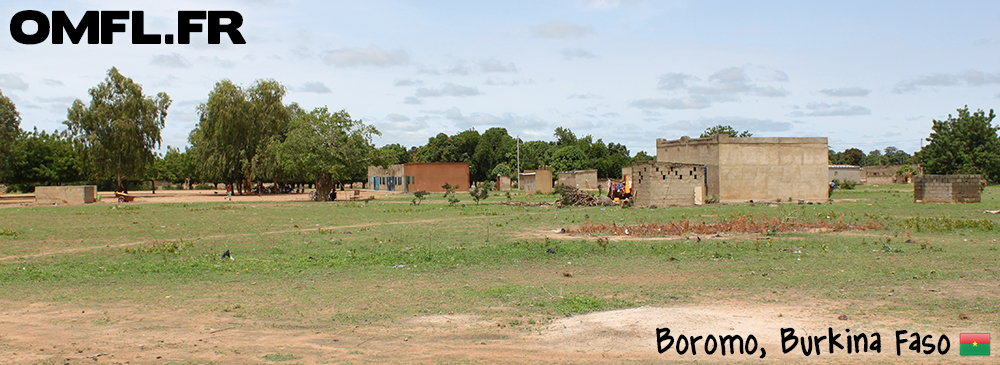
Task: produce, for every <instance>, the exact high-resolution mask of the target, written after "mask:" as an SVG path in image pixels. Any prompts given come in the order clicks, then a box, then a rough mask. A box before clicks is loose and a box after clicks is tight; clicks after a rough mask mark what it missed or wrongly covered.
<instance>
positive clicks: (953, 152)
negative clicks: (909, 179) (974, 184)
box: [917, 106, 1000, 184]
mask: <svg viewBox="0 0 1000 365" xmlns="http://www.w3.org/2000/svg"><path fill="white" fill-rule="evenodd" d="M994 117H996V115H994V114H993V110H992V109H990V113H989V114H988V115H987V114H986V113H985V112H983V111H982V110H978V111H976V112H975V113H969V107H968V106H966V107H965V108H962V109H958V117H957V118H956V117H952V116H951V114H949V115H948V119H946V120H934V121H933V122H934V125H933V126H932V127H931V129H932V130H933V131H934V132H933V133H931V135H930V137H928V138H927V141H928V142H930V143H929V144H928V145H926V146H924V148H923V149H921V150H920V152H918V153H917V157H918V158H919V159H920V162H921V164H922V166H923V168H924V173H927V174H980V175H982V176H983V178H985V179H987V180H988V181H989V182H990V183H993V184H996V183H1000V136H998V135H997V130H1000V127H994V126H993V118H994Z"/></svg>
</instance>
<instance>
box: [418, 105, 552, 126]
mask: <svg viewBox="0 0 1000 365" xmlns="http://www.w3.org/2000/svg"><path fill="white" fill-rule="evenodd" d="M427 113H431V114H438V115H443V116H444V117H445V118H446V119H448V120H451V121H453V122H455V125H456V126H457V127H458V128H459V129H468V128H471V127H488V128H493V127H502V128H527V127H530V128H544V127H545V126H546V125H547V124H548V123H546V122H545V121H544V120H541V119H538V118H535V117H534V116H519V115H517V114H514V113H504V114H503V115H500V116H496V115H493V114H489V113H479V112H477V113H472V114H470V115H468V116H466V115H463V114H462V111H461V110H460V109H459V108H457V107H451V108H449V109H448V110H444V111H430V112H427Z"/></svg>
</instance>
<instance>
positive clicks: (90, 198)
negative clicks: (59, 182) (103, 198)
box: [35, 185, 97, 205]
mask: <svg viewBox="0 0 1000 365" xmlns="http://www.w3.org/2000/svg"><path fill="white" fill-rule="evenodd" d="M95 201H97V185H82V186H36V187H35V203H38V204H73V205H75V204H87V203H93V202H95Z"/></svg>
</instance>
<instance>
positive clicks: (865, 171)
mask: <svg viewBox="0 0 1000 365" xmlns="http://www.w3.org/2000/svg"><path fill="white" fill-rule="evenodd" d="M903 166H904V165H887V166H865V167H862V168H861V182H862V183H863V184H864V185H887V184H909V183H912V182H913V181H912V180H911V181H907V180H906V177H905V176H901V175H896V171H899V169H900V168H902V167H903ZM910 166H913V168H914V170H917V171H919V166H916V165H910Z"/></svg>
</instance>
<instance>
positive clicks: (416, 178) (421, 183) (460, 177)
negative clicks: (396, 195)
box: [403, 162, 469, 193]
mask: <svg viewBox="0 0 1000 365" xmlns="http://www.w3.org/2000/svg"><path fill="white" fill-rule="evenodd" d="M403 175H405V176H408V177H409V178H410V181H409V184H408V190H409V191H411V192H412V191H427V192H431V193H443V192H444V188H442V187H441V186H442V185H444V184H445V183H448V184H451V185H458V188H457V189H455V191H465V192H467V191H469V163H468V162H435V163H408V164H404V165H403Z"/></svg>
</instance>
